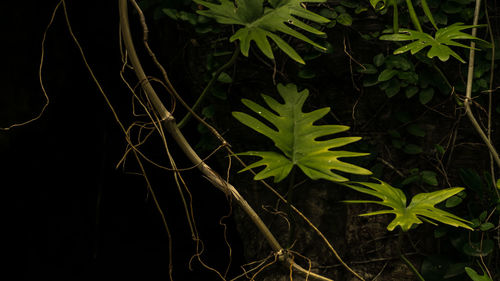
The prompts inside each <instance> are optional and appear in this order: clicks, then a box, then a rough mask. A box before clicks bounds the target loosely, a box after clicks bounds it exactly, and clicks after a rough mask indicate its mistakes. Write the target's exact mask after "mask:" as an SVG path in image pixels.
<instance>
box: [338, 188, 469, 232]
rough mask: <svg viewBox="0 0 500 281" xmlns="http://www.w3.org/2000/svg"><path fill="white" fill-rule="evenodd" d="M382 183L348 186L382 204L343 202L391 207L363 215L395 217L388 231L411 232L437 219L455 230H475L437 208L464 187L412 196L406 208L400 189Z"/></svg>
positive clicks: (369, 201) (466, 223) (403, 195)
mask: <svg viewBox="0 0 500 281" xmlns="http://www.w3.org/2000/svg"><path fill="white" fill-rule="evenodd" d="M379 182H380V183H371V182H355V183H353V184H346V185H347V186H349V187H350V188H352V189H354V190H357V191H359V192H362V193H366V194H369V195H372V196H375V197H378V198H380V199H382V201H371V200H348V201H344V202H347V203H375V204H379V205H383V206H386V207H389V208H392V210H381V211H376V212H371V213H367V214H362V215H361V216H373V215H381V214H395V215H396V218H394V220H393V221H391V223H389V225H388V226H387V229H388V230H389V231H392V230H394V228H396V226H398V225H399V226H401V228H402V229H403V231H408V230H409V229H410V227H411V226H412V225H413V224H421V223H422V220H425V221H427V222H430V223H433V222H432V221H433V220H434V221H438V222H441V223H445V224H448V225H452V226H455V227H463V228H467V229H470V230H472V228H471V227H470V226H469V225H468V224H470V222H469V221H467V220H464V219H462V218H460V217H457V216H455V215H453V214H451V213H448V212H445V211H443V210H440V209H438V208H436V207H435V205H436V204H438V203H440V202H443V201H444V200H446V199H448V198H450V197H451V196H453V195H455V194H457V193H459V192H460V191H462V190H463V188H461V187H454V188H446V189H443V190H438V191H434V192H427V193H419V194H417V195H415V196H413V198H412V200H411V202H410V205H407V204H406V196H405V194H404V193H403V191H401V189H397V188H394V187H392V186H390V185H389V184H387V183H385V182H383V181H379Z"/></svg>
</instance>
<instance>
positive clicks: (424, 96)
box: [418, 88, 434, 104]
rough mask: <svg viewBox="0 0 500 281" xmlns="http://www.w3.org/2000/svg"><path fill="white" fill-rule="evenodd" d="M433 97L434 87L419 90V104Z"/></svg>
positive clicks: (425, 102)
mask: <svg viewBox="0 0 500 281" xmlns="http://www.w3.org/2000/svg"><path fill="white" fill-rule="evenodd" d="M432 97H434V88H426V89H423V90H422V91H420V93H419V95H418V99H419V101H420V103H421V104H427V103H428V102H430V101H431V100H432Z"/></svg>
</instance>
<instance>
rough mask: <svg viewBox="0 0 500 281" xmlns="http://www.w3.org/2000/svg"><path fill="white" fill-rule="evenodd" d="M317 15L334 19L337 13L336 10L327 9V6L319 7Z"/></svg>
mask: <svg viewBox="0 0 500 281" xmlns="http://www.w3.org/2000/svg"><path fill="white" fill-rule="evenodd" d="M319 15H320V16H322V17H325V18H329V19H335V18H337V16H338V14H337V12H335V10H331V9H327V8H323V9H321V10H320V11H319Z"/></svg>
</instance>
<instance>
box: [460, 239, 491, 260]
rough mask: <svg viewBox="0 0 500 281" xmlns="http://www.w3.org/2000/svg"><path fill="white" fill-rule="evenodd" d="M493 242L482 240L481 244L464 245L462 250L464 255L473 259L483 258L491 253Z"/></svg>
mask: <svg viewBox="0 0 500 281" xmlns="http://www.w3.org/2000/svg"><path fill="white" fill-rule="evenodd" d="M493 248H494V242H493V240H491V239H484V240H483V242H482V243H481V242H470V243H465V244H464V246H463V248H462V250H463V251H464V253H465V254H466V255H469V256H473V257H485V256H487V255H489V254H491V253H492V252H493Z"/></svg>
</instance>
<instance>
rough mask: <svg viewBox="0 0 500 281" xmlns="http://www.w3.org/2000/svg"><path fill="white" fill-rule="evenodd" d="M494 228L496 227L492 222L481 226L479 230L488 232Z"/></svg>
mask: <svg viewBox="0 0 500 281" xmlns="http://www.w3.org/2000/svg"><path fill="white" fill-rule="evenodd" d="M494 227H495V225H494V224H492V223H491V222H485V223H483V224H481V225H480V226H479V229H481V231H488V230H490V229H493V228H494Z"/></svg>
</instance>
